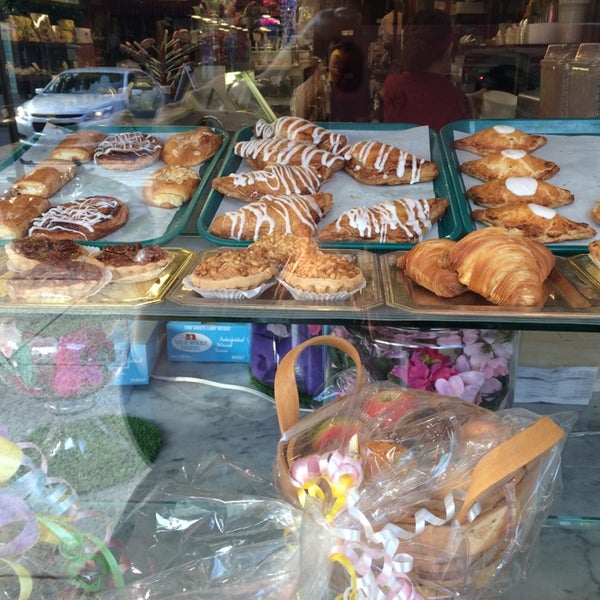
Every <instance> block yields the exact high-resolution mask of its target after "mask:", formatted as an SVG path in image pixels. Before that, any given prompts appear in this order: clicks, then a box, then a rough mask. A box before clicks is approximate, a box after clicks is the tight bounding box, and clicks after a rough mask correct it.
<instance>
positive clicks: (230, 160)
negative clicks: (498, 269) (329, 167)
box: [196, 123, 462, 251]
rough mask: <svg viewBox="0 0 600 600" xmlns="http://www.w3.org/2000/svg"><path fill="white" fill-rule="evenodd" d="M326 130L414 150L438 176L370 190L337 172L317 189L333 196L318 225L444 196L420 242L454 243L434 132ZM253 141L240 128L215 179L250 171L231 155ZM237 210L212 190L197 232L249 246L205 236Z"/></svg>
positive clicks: (365, 126)
mask: <svg viewBox="0 0 600 600" xmlns="http://www.w3.org/2000/svg"><path fill="white" fill-rule="evenodd" d="M321 125H322V126H323V127H324V128H326V129H328V130H334V131H338V132H343V133H345V134H346V135H347V136H348V140H349V142H350V143H353V142H356V141H360V140H370V139H376V140H379V141H382V142H386V143H389V144H393V145H395V146H398V147H400V148H402V149H403V150H407V151H410V152H413V153H414V154H416V155H417V156H419V157H420V158H426V159H429V158H430V159H431V160H433V161H435V162H436V163H437V165H438V168H439V172H440V174H439V176H438V177H437V178H436V179H435V181H434V182H432V183H417V184H412V185H407V184H404V185H395V186H369V185H364V184H361V183H359V182H357V181H356V180H354V179H353V178H352V177H351V176H350V175H348V174H347V173H345V172H343V171H338V172H336V173H335V174H334V175H333V177H332V178H331V180H330V181H328V182H326V183H325V184H323V185H322V186H321V190H320V191H323V192H331V193H333V197H334V207H333V208H332V210H331V212H330V213H329V214H328V215H326V217H325V218H324V219H323V221H322V222H321V224H320V226H325V225H327V224H328V223H331V222H332V221H334V220H335V219H336V218H337V217H338V216H339V215H340V214H341V213H342V212H343V211H344V210H347V209H350V208H353V207H356V206H364V205H372V204H376V203H378V202H381V201H382V200H385V199H392V198H417V199H420V198H432V197H433V196H436V197H442V198H446V199H447V200H448V201H449V202H450V206H449V207H448V210H447V211H446V213H445V214H444V216H443V217H442V218H441V219H440V220H439V221H438V223H437V224H434V226H433V228H432V230H431V231H430V232H429V233H428V234H427V235H426V236H425V238H424V239H427V238H430V237H447V238H450V239H457V238H458V237H459V236H460V234H461V232H462V223H461V218H460V214H459V212H458V209H457V207H456V206H454V202H453V199H452V198H453V197H454V195H455V194H454V193H453V188H452V184H451V182H450V179H449V177H448V173H447V169H446V165H445V161H444V156H443V152H442V147H441V142H440V138H439V135H438V133H437V132H435V131H433V130H432V129H429V128H428V127H416V126H414V125H407V124H399V123H393V124H392V123H390V124H373V123H327V124H324V123H323V124H321ZM251 138H252V127H245V128H244V129H241V130H240V131H239V132H238V133H237V134H236V135H235V136H234V138H233V140H232V143H231V145H230V147H229V150H228V151H227V154H226V156H225V158H224V160H223V164H222V166H221V168H220V170H219V172H218V176H225V175H229V174H231V173H237V172H242V171H248V170H250V167H249V166H248V165H247V163H246V162H245V161H244V160H243V159H241V158H240V157H239V156H236V155H235V154H234V152H233V148H234V145H235V144H236V143H237V142H238V141H247V140H249V139H251ZM239 207H240V201H239V200H235V199H232V198H229V197H227V196H224V195H223V194H221V193H220V192H217V191H216V190H214V189H213V190H211V191H210V192H209V194H208V197H207V200H206V203H205V204H204V206H203V208H202V210H201V212H200V215H199V217H198V221H197V225H196V226H197V230H198V233H199V234H200V235H201V236H202V237H204V238H206V239H207V240H210V241H211V242H212V243H214V244H217V245H220V246H247V245H248V244H249V243H250V242H244V241H238V240H230V239H224V238H219V237H216V236H214V235H213V234H211V233H210V232H209V228H210V224H211V223H212V220H213V219H214V217H215V216H216V215H220V214H223V213H224V212H227V211H231V210H235V209H236V208H239ZM319 245H320V246H322V247H324V248H338V249H363V250H371V251H389V250H400V249H409V248H411V247H412V246H413V245H414V244H412V243H410V244H408V243H406V244H404V243H381V242H320V244H319Z"/></svg>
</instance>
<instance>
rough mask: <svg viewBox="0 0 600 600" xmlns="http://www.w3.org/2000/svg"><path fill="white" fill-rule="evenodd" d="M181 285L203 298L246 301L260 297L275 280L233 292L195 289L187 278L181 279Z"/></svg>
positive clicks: (232, 290) (231, 290)
mask: <svg viewBox="0 0 600 600" xmlns="http://www.w3.org/2000/svg"><path fill="white" fill-rule="evenodd" d="M183 283H184V284H185V285H187V286H188V287H189V288H190V289H191V290H193V291H194V292H196V294H198V295H199V296H202V297H203V298H213V299H218V300H248V299H251V298H256V297H257V296H260V295H261V294H262V293H263V292H264V291H265V290H267V289H269V288H270V287H272V286H273V285H275V283H276V281H275V279H270V280H269V281H265V283H263V284H261V285H259V286H258V287H255V288H253V289H251V290H234V289H230V290H227V289H218V290H209V289H203V288H198V287H195V286H194V285H193V284H192V282H191V281H190V278H189V276H188V277H184V278H183Z"/></svg>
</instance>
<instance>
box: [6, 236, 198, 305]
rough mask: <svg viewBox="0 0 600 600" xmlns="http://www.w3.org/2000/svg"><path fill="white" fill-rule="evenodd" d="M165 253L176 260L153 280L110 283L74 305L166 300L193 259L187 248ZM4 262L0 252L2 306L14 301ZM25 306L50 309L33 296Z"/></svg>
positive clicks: (144, 302)
mask: <svg viewBox="0 0 600 600" xmlns="http://www.w3.org/2000/svg"><path fill="white" fill-rule="evenodd" d="M165 250H169V251H170V252H172V253H173V254H174V255H175V258H174V259H173V262H172V263H171V264H170V265H168V266H167V267H166V268H165V269H164V271H162V273H161V274H160V276H159V277H157V278H156V279H153V280H150V281H140V282H137V283H118V282H110V283H108V284H107V285H105V286H104V287H103V288H102V289H101V290H100V291H99V292H97V293H96V294H94V295H93V296H91V297H89V298H86V299H81V300H78V301H77V302H76V304H77V305H81V306H85V307H88V308H92V307H110V306H114V307H115V308H122V307H123V306H126V307H128V308H135V307H138V306H145V305H147V304H155V303H157V302H162V301H163V300H164V299H165V297H166V294H167V292H168V291H169V290H170V289H171V287H172V286H173V285H174V284H175V282H176V281H177V276H178V274H179V272H180V271H181V270H182V269H184V268H185V267H186V266H187V264H188V263H189V261H190V260H192V258H193V256H194V253H193V252H192V251H191V250H188V249H187V248H169V247H166V248H165ZM6 263H7V256H6V253H5V252H4V251H1V252H0V305H2V306H5V307H6V306H14V305H15V302H13V301H12V300H11V299H10V298H9V297H8V289H7V283H8V280H9V279H10V276H11V272H10V271H9V270H8V269H7V268H6ZM19 304H24V302H19ZM25 304H27V306H31V307H32V308H36V307H39V308H47V307H48V306H49V304H48V303H41V302H39V299H37V298H35V297H32V299H31V301H28V302H25ZM50 304H51V305H53V306H61V305H65V306H66V305H67V303H65V302H53V303H50ZM68 306H72V303H70V302H69V303H68Z"/></svg>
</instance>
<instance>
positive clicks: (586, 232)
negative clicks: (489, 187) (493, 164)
mask: <svg viewBox="0 0 600 600" xmlns="http://www.w3.org/2000/svg"><path fill="white" fill-rule="evenodd" d="M471 215H472V217H473V219H475V220H476V221H479V222H480V223H484V224H486V225H494V226H499V227H505V228H506V229H508V230H510V231H520V232H521V233H524V234H525V235H526V236H527V237H529V238H531V239H532V240H535V241H536V242H539V243H540V244H552V243H554V242H565V241H568V240H581V239H585V238H591V237H594V236H595V235H596V231H595V229H594V228H593V227H590V226H589V225H588V224H587V223H577V222H576V221H571V220H570V219H567V218H566V217H563V216H562V215H559V214H558V213H557V212H556V211H555V210H554V209H552V208H548V207H546V206H539V205H537V204H527V203H521V204H515V205H512V206H498V207H496V208H480V209H476V210H474V211H472V212H471Z"/></svg>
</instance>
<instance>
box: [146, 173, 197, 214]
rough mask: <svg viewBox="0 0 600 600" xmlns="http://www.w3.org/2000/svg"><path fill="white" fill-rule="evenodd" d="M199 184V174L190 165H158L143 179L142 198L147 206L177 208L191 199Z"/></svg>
mask: <svg viewBox="0 0 600 600" xmlns="http://www.w3.org/2000/svg"><path fill="white" fill-rule="evenodd" d="M199 184H200V175H199V174H198V172H197V171H195V170H194V169H191V168H190V167H183V166H178V165H167V166H166V167H159V168H158V169H156V171H154V172H153V173H152V174H151V175H150V176H149V177H148V178H147V179H146V181H144V185H143V186H142V200H143V201H144V202H145V203H146V204H148V205H149V206H157V207H159V208H179V207H180V206H182V205H184V204H185V203H186V202H189V200H191V198H192V196H193V195H194V192H195V191H196V189H197V188H198V185H199Z"/></svg>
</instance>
